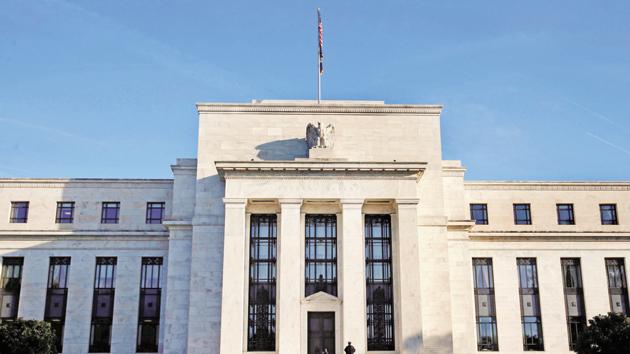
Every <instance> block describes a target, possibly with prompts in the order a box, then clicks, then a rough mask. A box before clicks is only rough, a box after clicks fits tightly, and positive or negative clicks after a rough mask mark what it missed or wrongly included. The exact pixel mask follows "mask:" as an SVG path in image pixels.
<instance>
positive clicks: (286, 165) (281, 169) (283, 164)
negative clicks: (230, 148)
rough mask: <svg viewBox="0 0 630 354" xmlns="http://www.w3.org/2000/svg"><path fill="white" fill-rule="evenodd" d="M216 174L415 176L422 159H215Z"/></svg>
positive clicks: (224, 176)
mask: <svg viewBox="0 0 630 354" xmlns="http://www.w3.org/2000/svg"><path fill="white" fill-rule="evenodd" d="M215 165H216V168H217V171H218V173H219V176H220V177H221V178H222V179H230V178H256V177H262V178H270V177H271V178H273V177H281V178H340V177H341V178H343V177H347V178H358V179H360V178H380V179H384V178H385V179H391V178H394V179H417V178H419V177H420V176H421V175H422V172H423V171H424V170H425V169H426V166H427V163H426V162H397V161H392V162H356V161H339V160H315V159H307V160H302V161H217V162H215Z"/></svg>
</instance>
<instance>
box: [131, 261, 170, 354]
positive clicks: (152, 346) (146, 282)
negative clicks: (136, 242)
mask: <svg viewBox="0 0 630 354" xmlns="http://www.w3.org/2000/svg"><path fill="white" fill-rule="evenodd" d="M156 272H157V275H156V274H155V273H156ZM149 273H150V275H149ZM154 275H155V276H154ZM156 278H157V279H156ZM163 279H164V258H163V257H142V260H141V265H140V297H139V304H138V331H137V333H136V337H137V338H136V353H157V352H158V346H159V341H160V317H161V315H162V308H161V306H162V282H163ZM147 297H152V298H155V302H156V303H155V304H154V306H155V316H148V315H146V314H145V312H144V306H145V300H146V298H147ZM145 329H151V330H152V331H151V332H149V333H150V334H151V335H152V338H150V342H151V343H149V340H147V337H146V336H144V335H143V333H145V332H144V330H145ZM145 340H146V341H145Z"/></svg>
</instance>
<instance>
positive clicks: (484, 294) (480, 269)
mask: <svg viewBox="0 0 630 354" xmlns="http://www.w3.org/2000/svg"><path fill="white" fill-rule="evenodd" d="M473 278H474V281H475V311H476V319H477V321H476V322H477V350H479V351H498V350H499V337H498V336H497V314H496V308H495V301H494V275H493V271H492V258H473Z"/></svg>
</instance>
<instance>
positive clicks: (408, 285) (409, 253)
mask: <svg viewBox="0 0 630 354" xmlns="http://www.w3.org/2000/svg"><path fill="white" fill-rule="evenodd" d="M396 206H397V213H398V223H397V225H398V227H397V229H398V232H397V234H396V237H397V242H396V243H397V248H398V249H397V254H398V267H395V269H396V271H397V272H396V273H394V277H398V279H399V281H398V284H399V291H398V294H399V297H398V298H397V299H396V300H398V302H399V305H398V306H397V307H398V309H399V312H398V315H399V317H400V320H399V321H397V323H399V328H398V329H395V330H397V331H398V333H399V335H398V336H397V338H396V339H397V340H398V344H397V347H398V348H399V350H400V353H403V354H412V353H413V354H417V353H420V349H421V345H422V344H421V343H422V316H421V305H420V291H421V288H420V249H419V235H418V216H417V213H418V199H397V200H396ZM436 291H439V290H436ZM446 320H448V321H450V318H447V319H446Z"/></svg>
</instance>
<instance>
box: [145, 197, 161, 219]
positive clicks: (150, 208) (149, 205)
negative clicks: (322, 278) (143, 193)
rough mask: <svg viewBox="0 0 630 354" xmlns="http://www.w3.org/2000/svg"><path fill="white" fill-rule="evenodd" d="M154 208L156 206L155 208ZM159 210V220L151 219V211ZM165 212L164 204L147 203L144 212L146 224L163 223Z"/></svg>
mask: <svg viewBox="0 0 630 354" xmlns="http://www.w3.org/2000/svg"><path fill="white" fill-rule="evenodd" d="M155 206H158V207H157V208H156V207H155ZM153 210H160V217H159V219H156V218H153V215H152V214H151V211H153ZM165 210H166V203H165V202H147V210H146V218H145V223H146V224H161V223H162V222H163V221H164V211H165Z"/></svg>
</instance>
